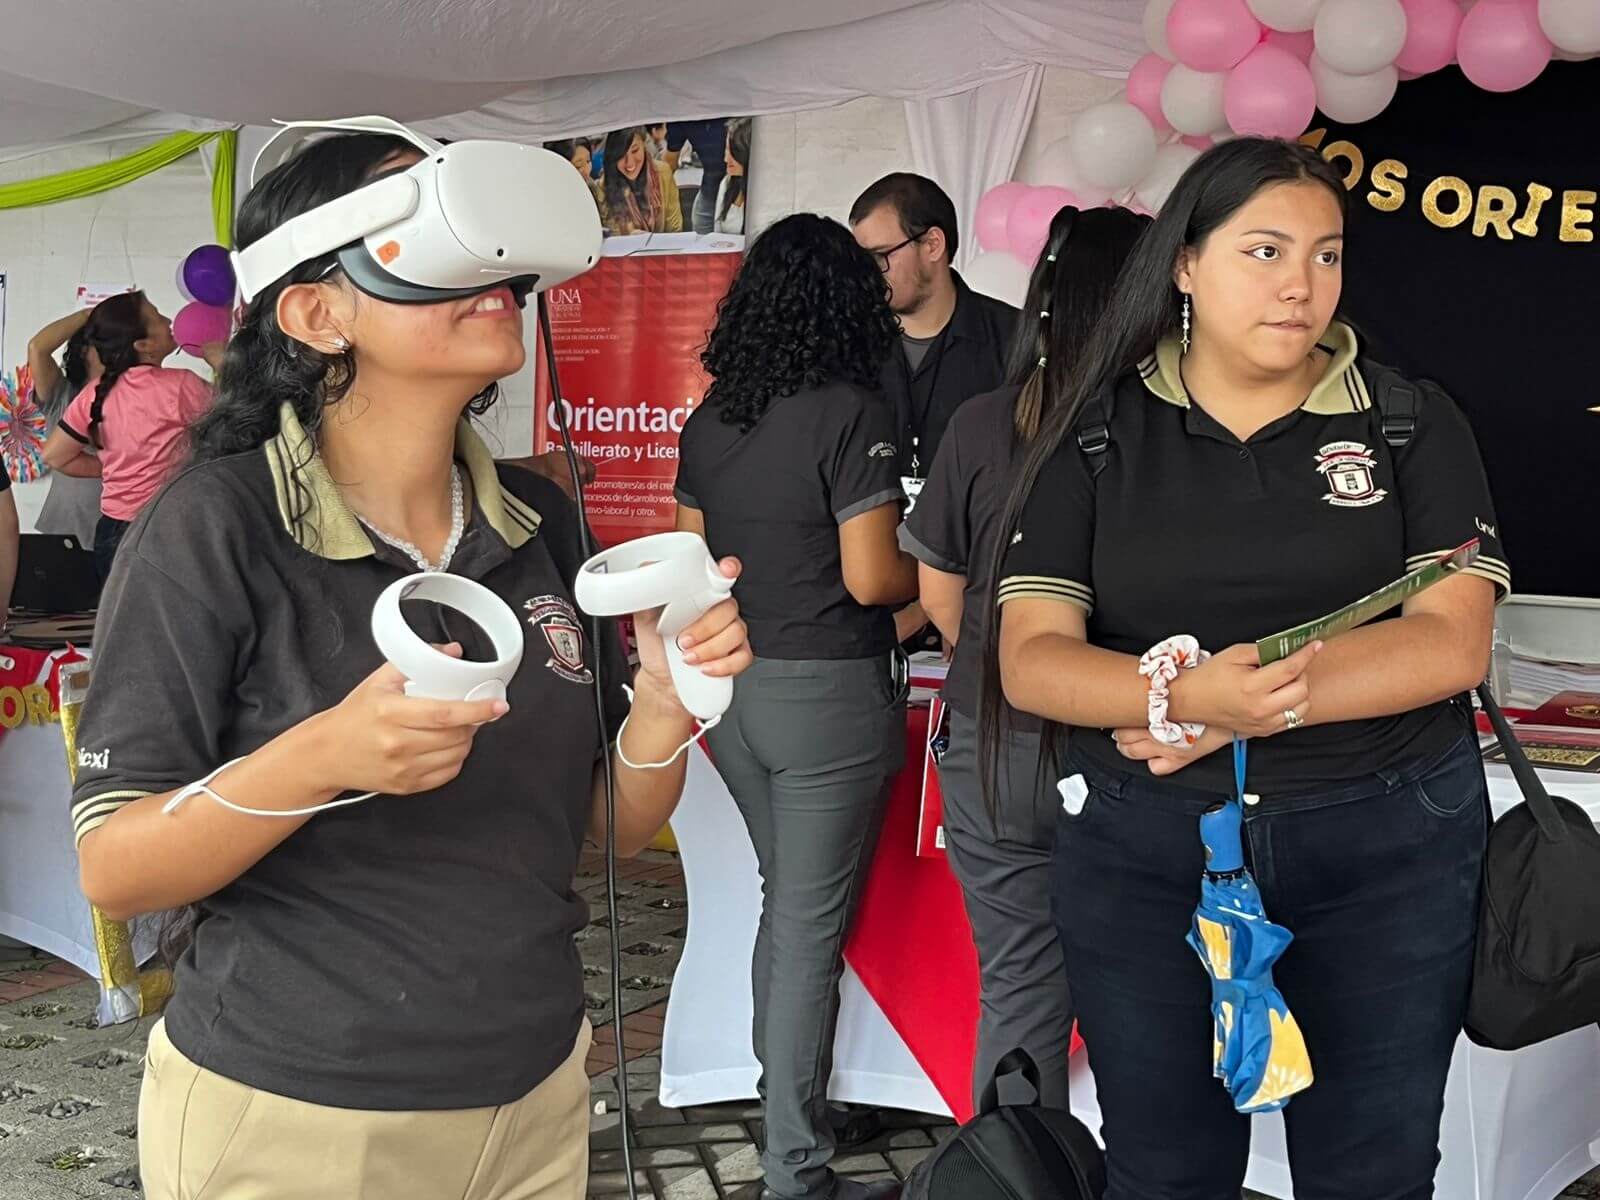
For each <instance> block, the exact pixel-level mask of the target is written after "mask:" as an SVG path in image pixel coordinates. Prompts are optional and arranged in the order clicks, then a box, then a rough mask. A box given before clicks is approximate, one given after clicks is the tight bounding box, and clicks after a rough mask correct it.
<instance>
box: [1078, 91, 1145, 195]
mask: <svg viewBox="0 0 1600 1200" xmlns="http://www.w3.org/2000/svg"><path fill="white" fill-rule="evenodd" d="M1071 141H1072V161H1073V163H1074V164H1076V166H1077V168H1078V170H1079V171H1081V172H1082V173H1083V176H1084V178H1086V179H1087V180H1089V182H1090V183H1097V184H1099V185H1100V186H1101V187H1104V188H1110V189H1111V190H1112V191H1114V192H1118V191H1121V190H1122V189H1123V188H1130V187H1132V186H1133V185H1134V184H1136V183H1138V182H1139V180H1140V179H1142V178H1143V177H1144V173H1145V172H1146V171H1148V170H1149V169H1150V164H1151V163H1152V162H1153V161H1155V157H1156V131H1155V130H1154V129H1152V128H1151V127H1150V119H1149V118H1148V117H1146V116H1145V115H1144V114H1143V113H1142V112H1140V111H1139V110H1138V109H1137V108H1135V107H1134V106H1133V105H1131V104H1129V103H1128V102H1127V101H1126V100H1108V101H1107V102H1106V103H1104V104H1096V105H1095V106H1094V107H1093V108H1086V109H1084V110H1083V111H1082V112H1081V113H1079V114H1078V116H1077V118H1076V119H1075V120H1074V121H1073V122H1072V139H1071Z"/></svg>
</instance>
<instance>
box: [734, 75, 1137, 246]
mask: <svg viewBox="0 0 1600 1200" xmlns="http://www.w3.org/2000/svg"><path fill="white" fill-rule="evenodd" d="M1122 88H1123V81H1122V80H1120V79H1105V78H1102V77H1101V76H1098V75H1090V74H1087V73H1085V72H1081V71H1069V70H1066V69H1064V68H1059V67H1049V68H1046V70H1045V73H1044V80H1043V82H1042V84H1041V86H1040V90H1039V106H1038V109H1037V111H1036V112H1035V115H1034V121H1033V126H1032V127H1031V128H1030V129H1029V131H1028V140H1027V142H1026V144H1025V145H1024V146H1023V150H1022V158H1021V161H1020V162H1019V163H1018V166H1017V176H1018V178H1021V179H1027V178H1028V172H1029V169H1030V168H1031V167H1032V165H1033V163H1034V161H1035V160H1036V159H1037V158H1038V156H1039V154H1040V152H1041V151H1043V149H1044V148H1045V147H1046V146H1048V145H1049V144H1050V143H1051V142H1053V141H1055V140H1056V139H1057V138H1061V137H1065V136H1066V134H1067V131H1068V128H1069V126H1070V125H1071V122H1072V118H1073V116H1075V115H1076V114H1077V113H1079V112H1081V111H1083V110H1084V109H1085V108H1088V107H1089V106H1090V105H1093V104H1098V103H1099V102H1100V101H1102V100H1107V99H1110V98H1111V97H1112V96H1114V95H1116V94H1117V93H1118V92H1119V91H1121V90H1122ZM751 156H752V163H751V168H750V193H751V195H750V215H751V218H752V228H753V229H761V228H763V227H765V226H767V225H770V224H771V223H772V222H773V221H775V220H777V219H778V218H779V217H783V216H786V215H788V214H789V213H792V212H817V213H821V214H822V215H823V216H828V217H834V218H836V219H838V220H840V221H842V220H844V219H845V218H846V217H847V216H848V215H849V212H850V205H851V204H852V202H854V200H855V198H856V196H857V195H859V194H860V192H861V190H862V189H863V188H865V187H866V186H867V185H868V184H869V183H871V182H872V181H873V180H875V179H877V178H878V177H879V176H881V175H886V174H888V173H889V172H890V171H912V170H915V169H916V164H915V163H914V162H913V161H912V156H911V136H910V134H909V133H908V132H907V130H906V115H905V105H904V104H902V103H901V102H900V101H898V100H879V99H872V98H869V99H864V100H852V101H850V103H848V104H841V105H840V106H838V107H837V108H827V109H819V110H816V111H814V112H803V113H788V114H784V115H781V116H772V117H757V118H756V122H755V136H754V144H753V146H752V148H751Z"/></svg>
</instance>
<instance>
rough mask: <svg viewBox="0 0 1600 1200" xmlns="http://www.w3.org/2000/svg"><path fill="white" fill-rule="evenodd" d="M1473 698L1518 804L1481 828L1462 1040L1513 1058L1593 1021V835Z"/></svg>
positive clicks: (1597, 918) (1598, 869) (1597, 931)
mask: <svg viewBox="0 0 1600 1200" xmlns="http://www.w3.org/2000/svg"><path fill="white" fill-rule="evenodd" d="M1478 698H1479V700H1480V701H1481V703H1482V705H1483V709H1484V711H1485V712H1486V713H1488V714H1489V720H1490V722H1491V723H1492V724H1493V725H1494V731H1495V733H1496V734H1497V735H1498V736H1499V738H1500V745H1501V747H1502V749H1503V750H1504V753H1505V757H1506V763H1507V764H1508V765H1509V766H1510V767H1511V773H1512V774H1513V775H1514V776H1516V780H1517V786H1518V787H1520V788H1521V789H1522V796H1523V800H1524V801H1525V803H1522V804H1519V805H1517V806H1516V807H1515V808H1513V809H1511V810H1510V811H1509V812H1507V813H1506V814H1505V815H1504V816H1503V817H1501V818H1500V819H1499V820H1498V821H1496V822H1494V824H1493V825H1492V826H1491V827H1490V829H1489V845H1488V849H1487V851H1486V852H1485V854H1484V859H1483V896H1482V900H1481V902H1480V911H1479V916H1478V945H1477V954H1476V959H1475V961H1474V963H1473V968H1472V995H1471V998H1470V999H1469V1000H1468V1003H1467V1021H1466V1033H1467V1036H1468V1037H1469V1038H1471V1039H1472V1040H1473V1041H1474V1042H1476V1043H1478V1045H1480V1046H1488V1047H1490V1048H1492V1049H1495V1050H1517V1049H1520V1048H1521V1047H1523V1046H1530V1045H1532V1044H1533V1043H1535V1042H1542V1041H1544V1040H1545V1039H1547V1038H1553V1037H1555V1036H1557V1035H1558V1034H1562V1033H1567V1032H1570V1031H1571V1030H1574V1029H1581V1028H1582V1027H1583V1026H1585V1025H1592V1024H1594V1023H1595V1022H1596V1021H1600V830H1596V829H1595V826H1594V822H1593V821H1592V820H1590V818H1589V815H1588V813H1586V812H1584V810H1583V809H1582V808H1580V807H1579V806H1578V805H1576V804H1574V803H1573V802H1572V801H1571V800H1566V799H1563V798H1562V797H1560V796H1552V795H1550V793H1549V792H1547V791H1546V790H1545V786H1544V784H1543V782H1541V781H1540V779H1539V776H1538V774H1537V773H1536V772H1535V771H1534V769H1533V765H1532V764H1531V763H1529V762H1528V756H1527V755H1526V754H1525V753H1523V750H1522V746H1521V745H1520V744H1519V743H1518V742H1517V739H1516V736H1515V734H1513V733H1512V731H1511V727H1510V725H1508V724H1507V722H1506V718H1505V714H1504V713H1502V712H1501V711H1500V708H1499V706H1498V705H1496V704H1495V702H1494V698H1493V697H1492V696H1490V695H1489V690H1488V688H1479V689H1478Z"/></svg>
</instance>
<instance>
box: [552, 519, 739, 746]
mask: <svg viewBox="0 0 1600 1200" xmlns="http://www.w3.org/2000/svg"><path fill="white" fill-rule="evenodd" d="M732 591H733V580H731V579H729V578H727V577H726V576H724V575H723V573H722V572H721V571H720V570H718V568H717V564H716V562H715V561H714V560H713V559H712V557H711V551H710V550H709V549H707V547H706V543H705V539H704V538H702V537H701V536H700V535H699V534H697V533H687V532H679V533H657V534H653V535H651V536H650V537H642V538H638V539H636V540H634V541H631V542H624V543H623V544H622V545H620V546H615V547H613V548H612V549H610V550H604V551H602V552H601V553H599V554H596V555H595V556H594V557H593V558H591V559H590V560H589V561H588V562H586V563H584V564H583V566H582V567H581V568H579V570H578V579H577V583H576V585H575V586H574V588H573V595H574V597H575V599H576V600H577V601H578V607H579V608H581V609H583V611H584V612H586V613H588V614H589V615H590V616H593V617H620V616H624V615H626V614H628V613H636V612H647V611H649V610H650V609H653V608H660V609H661V610H662V611H661V616H660V617H659V618H658V620H657V622H656V628H657V629H659V630H660V632H661V641H662V643H663V644H664V645H665V646H666V650H667V665H668V666H669V667H670V668H671V669H672V684H673V686H674V687H675V688H677V690H678V699H679V700H681V701H682V702H683V706H684V708H686V709H688V710H689V711H690V712H691V713H693V714H694V716H695V717H696V718H698V719H699V720H700V721H702V722H705V721H710V720H712V719H714V718H716V717H720V716H721V715H722V714H723V713H725V712H726V711H727V710H728V705H729V704H730V703H732V702H733V680H732V679H731V678H728V677H726V676H722V677H718V676H712V675H707V674H705V673H704V672H703V671H701V670H700V669H699V668H698V667H695V666H691V665H690V664H688V663H686V662H684V661H683V651H682V650H680V649H679V648H678V635H679V634H680V633H682V632H683V631H684V629H685V628H687V627H688V626H689V625H691V624H693V623H694V621H695V620H696V619H697V618H698V617H699V616H700V614H701V613H703V612H705V611H706V610H707V609H709V608H711V607H713V606H714V605H716V604H719V603H721V602H722V601H723V600H724V599H726V598H727V597H728V595H729V593H731V592H732ZM663 606H664V607H663Z"/></svg>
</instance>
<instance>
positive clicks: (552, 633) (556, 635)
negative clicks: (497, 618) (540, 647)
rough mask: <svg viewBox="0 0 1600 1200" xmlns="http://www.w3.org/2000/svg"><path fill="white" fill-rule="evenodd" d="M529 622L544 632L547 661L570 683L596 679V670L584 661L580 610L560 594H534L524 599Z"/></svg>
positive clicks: (587, 681) (549, 665)
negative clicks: (574, 607)
mask: <svg viewBox="0 0 1600 1200" xmlns="http://www.w3.org/2000/svg"><path fill="white" fill-rule="evenodd" d="M522 607H523V609H524V610H526V612H527V613H528V624H529V625H532V626H533V627H534V628H535V629H537V630H538V631H539V632H540V633H542V634H544V640H545V644H546V645H547V646H549V647H550V659H549V660H548V661H547V662H546V663H545V664H544V665H545V666H546V667H548V668H549V669H550V670H552V671H554V672H555V673H556V674H557V675H559V676H561V678H563V679H565V680H567V681H569V682H571V683H584V684H588V683H593V682H594V672H592V671H590V670H589V668H588V667H587V666H585V665H584V661H583V626H582V625H581V624H579V623H578V614H577V613H576V612H575V611H573V608H572V605H570V604H568V603H567V602H566V601H565V600H563V599H562V598H561V597H560V596H535V597H534V598H533V599H532V600H528V601H526V602H524V604H523V605H522Z"/></svg>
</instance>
